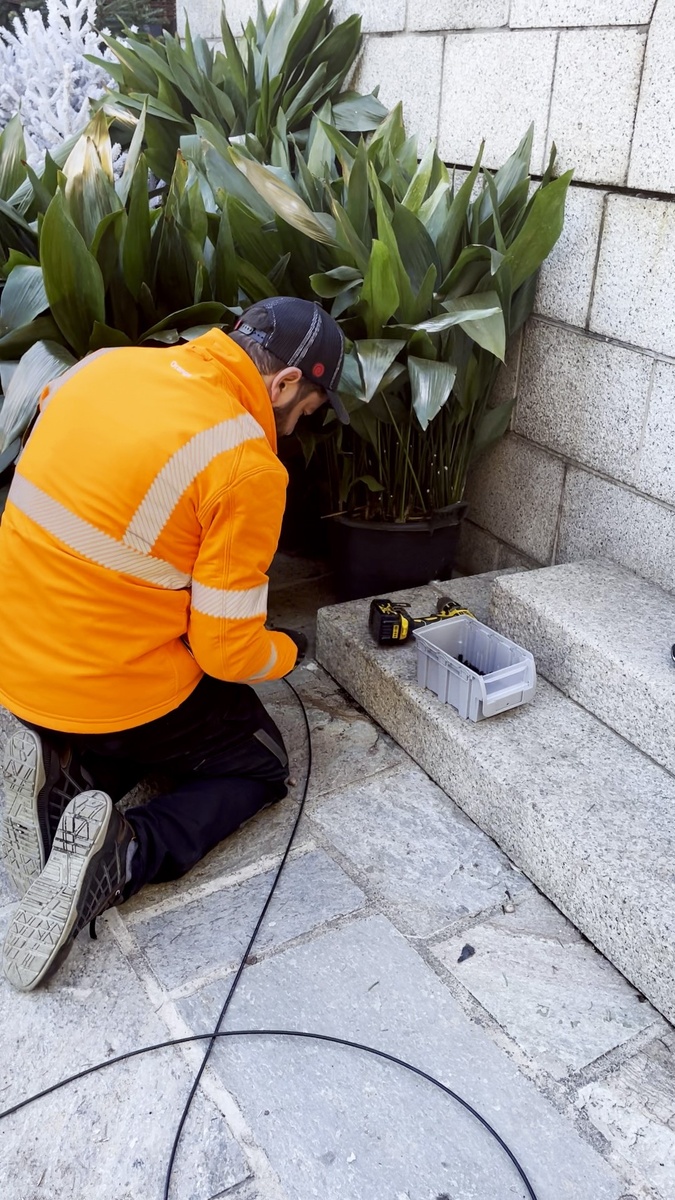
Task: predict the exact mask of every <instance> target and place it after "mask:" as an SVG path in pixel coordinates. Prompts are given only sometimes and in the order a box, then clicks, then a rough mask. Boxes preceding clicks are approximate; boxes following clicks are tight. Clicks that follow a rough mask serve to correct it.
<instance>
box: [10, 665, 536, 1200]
mask: <svg viewBox="0 0 675 1200" xmlns="http://www.w3.org/2000/svg"><path fill="white" fill-rule="evenodd" d="M285 683H286V684H287V685H288V687H289V688H290V689H291V691H292V692H293V695H294V696H295V698H296V700H297V701H298V703H299V705H300V708H301V710H302V714H303V718H304V722H305V730H306V734H307V773H306V776H305V782H304V785H303V792H302V797H301V800H300V806H299V808H298V813H297V816H296V819H295V822H294V824H293V828H292V830H291V834H290V837H289V839H288V842H287V845H286V849H285V850H284V853H283V857H282V859H281V862H280V863H279V866H278V868H277V871H276V874H275V877H274V880H273V882H272V886H271V888H270V890H269V893H268V895H267V899H266V900H265V903H264V905H263V907H262V910H261V912H260V915H259V917H258V920H257V921H256V925H255V928H254V930H253V933H252V934H251V937H250V939H249V942H248V945H247V947H246V950H245V951H244V954H243V955H242V958H241V962H240V964H239V967H238V969H237V972H236V974H235V977H234V979H233V981H232V984H231V985H230V988H229V991H228V993H227V996H226V998H225V1002H224V1004H223V1006H222V1008H221V1010H220V1014H219V1017H218V1021H217V1022H216V1025H215V1027H214V1029H213V1030H212V1031H211V1033H196V1034H191V1035H189V1036H187V1037H180V1038H170V1039H168V1040H167V1041H165V1042H156V1043H155V1044H154V1045H151V1046H140V1047H138V1048H137V1049H136V1050H128V1051H127V1052H126V1053H125V1054H118V1055H117V1056H116V1057H115V1058H109V1059H106V1060H105V1061H104V1062H100V1063H96V1064H94V1066H91V1067H85V1068H84V1069H83V1070H82V1071H77V1072H76V1074H74V1075H69V1076H67V1078H65V1079H61V1080H59V1082H58V1083H53V1084H50V1086H49V1087H46V1088H43V1089H42V1091H39V1092H35V1093H34V1095H32V1096H27V1097H26V1098H25V1099H24V1100H19V1101H18V1102H17V1103H16V1104H13V1105H11V1106H10V1107H9V1108H6V1109H4V1110H3V1111H2V1112H0V1120H4V1119H5V1118H6V1117H10V1116H12V1115H13V1114H14V1113H17V1112H20V1111H21V1109H23V1108H27V1107H28V1106H29V1105H31V1104H34V1103H36V1102H37V1101H38V1100H42V1099H44V1097H45V1096H49V1095H51V1094H52V1093H53V1092H57V1091H59V1090H60V1089H61V1088H64V1087H67V1086H68V1085H69V1084H71V1083H76V1082H77V1081H78V1080H80V1079H85V1078H86V1077H87V1076H88V1075H93V1074H96V1073H97V1072H99V1071H103V1070H104V1069H105V1068H107V1067H114V1066H115V1065H116V1064H118V1063H122V1062H126V1061H128V1060H129V1059H131V1058H138V1057H139V1056H140V1055H142V1054H151V1053H153V1052H154V1051H156V1050H166V1049H169V1048H170V1047H173V1046H182V1045H186V1044H189V1043H192V1042H201V1041H206V1042H207V1043H208V1045H207V1047H206V1052H205V1054H204V1058H203V1060H202V1062H201V1064H200V1066H199V1070H198V1071H197V1074H196V1075H195V1078H194V1081H193V1084H192V1087H191V1089H190V1093H189V1095H188V1098H187V1100H186V1102H185V1106H184V1108H183V1111H182V1113H181V1117H180V1121H179V1123H178V1127H177V1129H176V1134H175V1137H174V1140H173V1145H172V1148H171V1155H170V1158H169V1163H168V1166H167V1171H166V1177H165V1180H164V1200H168V1197H169V1191H170V1188H171V1177H172V1173H173V1166H174V1162H175V1159H176V1153H177V1151H178V1146H179V1143H180V1139H181V1135H182V1133H183V1129H184V1127H185V1122H186V1120H187V1117H188V1114H189V1111H190V1108H191V1105H192V1101H193V1099H194V1097H195V1094H196V1091H197V1088H198V1087H199V1083H200V1080H201V1078H202V1075H203V1074H204V1070H205V1069H206V1065H207V1063H208V1060H209V1058H210V1055H211V1052H212V1050H213V1047H214V1046H215V1044H216V1042H217V1041H218V1039H219V1038H237V1037H272V1038H274V1037H284V1038H298V1039H304V1040H306V1041H316V1042H328V1043H330V1044H332V1045H335V1046H346V1047H349V1048H350V1049H352V1050H360V1051H361V1052H363V1053H364V1054H371V1055H373V1057H375V1058H380V1059H383V1060H385V1061H386V1062H390V1063H394V1065H395V1066H398V1067H403V1068H404V1070H406V1071H410V1072H411V1073H412V1074H413V1075H417V1076H419V1078H420V1079H424V1080H426V1082H427V1083H431V1084H433V1086H434V1087H436V1088H438V1089H439V1090H440V1091H441V1092H444V1093H445V1095H446V1096H449V1097H450V1098H451V1099H452V1100H454V1101H456V1103H457V1104H460V1105H461V1106H462V1108H464V1109H465V1110H466V1111H467V1112H468V1113H470V1114H471V1116H472V1117H474V1118H475V1120H477V1121H478V1122H479V1123H480V1124H481V1125H482V1126H483V1128H484V1129H486V1130H487V1132H488V1133H489V1134H490V1136H491V1137H493V1138H494V1140H495V1141H496V1142H497V1144H498V1145H499V1146H500V1148H501V1149H502V1150H503V1151H504V1153H505V1154H506V1156H507V1157H508V1158H509V1160H510V1161H511V1163H512V1164H513V1166H514V1167H515V1169H516V1171H517V1172H518V1175H519V1176H520V1178H521V1180H522V1182H523V1184H524V1186H525V1189H526V1192H527V1195H528V1197H529V1200H537V1196H536V1193H535V1191H534V1189H533V1187H532V1184H531V1183H530V1181H529V1179H528V1177H527V1175H526V1174H525V1170H524V1168H523V1167H522V1166H521V1164H520V1163H519V1161H518V1159H517V1158H516V1156H515V1154H514V1153H513V1151H512V1150H511V1148H510V1147H509V1146H508V1145H507V1143H506V1142H505V1141H504V1139H503V1138H502V1137H501V1136H500V1135H499V1134H498V1133H497V1131H496V1129H494V1128H493V1126H492V1125H491V1124H490V1122H489V1121H488V1120H487V1119H486V1118H485V1117H483V1116H481V1114H480V1113H479V1112H478V1111H477V1110H476V1109H475V1108H474V1107H473V1106H472V1105H471V1104H469V1102H468V1100H464V1099H463V1098H462V1097H461V1096H460V1095H458V1093H457V1092H454V1091H453V1090H452V1089H451V1088H449V1087H446V1085H445V1084H444V1083H441V1081H440V1080H439V1079H436V1078H435V1077H434V1076H433V1075H430V1074H429V1073H428V1072H427V1071H423V1070H422V1069H421V1068H420V1067H416V1066H413V1064H412V1063H409V1062H406V1061H405V1059H402V1058H398V1057H397V1056H396V1055H395V1054H388V1053H387V1052H386V1051H385V1050H378V1049H376V1048H375V1047H374V1046H366V1045H364V1044H363V1043H362V1042H354V1041H350V1040H349V1039H348V1038H340V1037H333V1036H331V1035H329V1034H326V1033H314V1032H309V1031H307V1030H300V1029H225V1030H223V1029H221V1026H222V1023H223V1021H224V1019H225V1016H226V1014H227V1010H228V1008H229V1007H230V1004H231V1003H232V998H233V996H234V993H235V991H236V988H237V985H238V983H239V980H240V979H241V976H242V974H243V971H244V968H245V966H246V962H247V959H248V956H249V954H250V953H251V950H252V947H253V944H254V942H255V940H256V938H257V936H258V933H259V932H260V927H261V925H262V923H263V921H264V919H265V916H266V914H267V911H268V909H269V906H270V903H271V901H272V897H273V895H274V893H275V890H276V887H277V884H278V883H279V879H280V878H281V874H282V871H283V869H284V866H285V865H286V861H287V859H288V855H289V853H290V850H291V847H292V845H293V841H294V839H295V835H296V832H297V829H298V825H299V823H300V819H301V817H302V814H303V812H304V808H305V801H306V799H307V791H308V788H309V780H310V775H311V770H312V738H311V731H310V727H309V720H308V717H307V710H306V709H305V705H304V704H303V701H302V698H301V696H300V695H299V694H298V692H297V691H296V689H295V688H294V687H293V684H292V683H291V682H290V681H289V680H288V679H286V680H285Z"/></svg>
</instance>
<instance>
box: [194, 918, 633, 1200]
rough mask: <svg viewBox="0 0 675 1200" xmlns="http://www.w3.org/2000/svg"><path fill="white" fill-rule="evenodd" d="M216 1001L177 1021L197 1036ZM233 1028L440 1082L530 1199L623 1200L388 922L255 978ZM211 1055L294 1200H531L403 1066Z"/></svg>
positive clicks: (212, 990)
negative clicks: (328, 1038) (330, 1039)
mask: <svg viewBox="0 0 675 1200" xmlns="http://www.w3.org/2000/svg"><path fill="white" fill-rule="evenodd" d="M222 994H223V984H222V982H221V983H220V984H219V986H217V987H215V986H213V985H212V986H211V987H207V988H206V989H204V990H203V991H202V992H200V993H197V994H196V995H195V996H193V997H191V998H189V999H184V1000H182V1001H181V1002H180V1008H181V1011H182V1012H183V1014H184V1016H185V1017H186V1019H187V1020H188V1022H189V1023H190V1024H192V1025H193V1027H194V1028H195V1029H206V1028H208V1027H209V1023H212V1022H213V1021H214V1019H215V1016H216V1015H217V1012H218V1009H219V1007H220V1002H221V1001H222ZM228 1025H229V1027H230V1028H243V1027H251V1026H259V1027H267V1028H275V1027H276V1028H295V1029H310V1030H311V1029H318V1030H321V1031H322V1032H326V1033H331V1034H335V1035H336V1036H341V1037H346V1038H351V1039H354V1040H357V1041H362V1042H365V1043H368V1044H370V1045H373V1046H376V1047H377V1048H380V1049H383V1050H386V1051H388V1052H390V1053H393V1054H397V1055H399V1056H401V1057H403V1058H407V1059H408V1060H409V1061H411V1062H412V1063H413V1064H414V1065H416V1066H419V1067H421V1068H422V1069H424V1070H427V1071H429V1072H431V1073H434V1074H436V1075H437V1076H439V1077H440V1078H441V1079H442V1081H443V1082H444V1083H445V1084H446V1085H448V1086H449V1087H451V1088H453V1089H455V1090H457V1091H458V1092H459V1093H460V1094H461V1095H462V1096H463V1097H464V1098H465V1099H467V1100H468V1101H469V1102H470V1103H472V1104H473V1105H475V1106H476V1107H477V1108H478V1109H479V1111H480V1112H481V1113H482V1114H483V1115H484V1116H485V1117H486V1118H487V1119H488V1120H489V1121H491V1122H492V1123H493V1124H494V1125H495V1126H496V1127H497V1129H498V1131H499V1132H500V1134H501V1135H502V1136H503V1137H505V1138H506V1140H507V1141H508V1143H509V1144H510V1145H511V1147H512V1148H513V1149H514V1151H515V1152H516V1154H517V1156H518V1158H519V1159H520V1161H521V1162H522V1163H523V1165H524V1167H525V1169H526V1171H527V1172H528V1174H529V1175H530V1178H531V1180H532V1183H533V1186H534V1187H535V1190H536V1192H537V1195H538V1197H539V1200H568V1198H569V1200H619V1197H620V1196H622V1194H623V1192H624V1188H623V1184H622V1183H621V1181H620V1180H619V1179H618V1177H617V1176H616V1175H615V1174H614V1173H613V1172H612V1171H611V1170H610V1169H609V1168H608V1167H607V1165H606V1164H605V1163H604V1162H603V1160H602V1159H601V1158H600V1157H599V1156H598V1155H597V1154H596V1153H595V1151H594V1150H592V1149H591V1148H590V1147H589V1146H588V1145H586V1144H585V1143H584V1142H583V1141H582V1140H581V1139H580V1138H579V1136H578V1134H577V1133H576V1131H575V1129H574V1127H573V1126H572V1125H571V1124H570V1123H569V1122H568V1121H566V1120H565V1118H563V1117H562V1116H561V1115H560V1114H559V1113H558V1112H557V1111H556V1110H555V1109H554V1108H553V1107H552V1106H551V1105H550V1103H548V1102H547V1101H546V1100H545V1099H544V1098H543V1097H542V1095H541V1094H540V1093H539V1092H538V1091H537V1089H536V1088H535V1087H534V1086H533V1085H532V1084H531V1083H529V1082H528V1081H527V1080H526V1079H525V1078H524V1077H523V1076H522V1075H521V1074H520V1072H519V1071H518V1070H517V1068H516V1067H515V1066H514V1064H513V1063H512V1062H511V1061H510V1060H509V1058H508V1057H507V1056H506V1055H505V1054H504V1053H503V1052H502V1051H500V1050H498V1049H497V1048H496V1047H495V1046H494V1044H493V1043H492V1041H491V1040H490V1038H489V1037H488V1036H487V1034H485V1033H484V1032H483V1031H482V1030H480V1029H479V1028H478V1027H477V1026H476V1025H475V1024H474V1023H473V1022H472V1021H471V1020H470V1019H469V1018H468V1017H467V1016H466V1015H465V1013H464V1012H463V1010H462V1009H461V1007H460V1006H459V1004H458V1003H457V1001H456V1000H454V999H453V997H452V996H451V995H450V993H449V992H448V990H447V989H446V988H445V986H444V985H443V984H442V983H441V981H440V980H439V979H438V978H437V976H436V975H435V974H434V972H433V971H432V970H431V969H430V968H429V967H428V966H426V964H425V963H424V962H423V961H422V959H421V958H420V957H419V956H418V955H417V954H416V953H415V951H414V950H413V949H412V948H411V947H410V946H409V945H408V944H407V942H406V941H405V939H404V938H403V937H402V936H401V935H400V934H399V933H398V932H397V931H396V930H395V929H394V927H393V926H392V925H391V924H390V923H389V922H388V921H387V920H385V919H384V918H383V917H373V918H367V919H362V920H355V921H353V922H351V923H349V924H347V925H345V926H343V927H342V928H340V929H338V930H333V931H330V932H327V933H325V934H323V935H322V936H319V937H316V938H314V939H313V940H312V941H311V942H309V943H306V944H304V945H301V946H296V947H294V948H291V949H288V950H286V951H283V952H282V953H279V954H277V955H275V956H274V957H272V958H270V959H267V960H266V961H264V962H261V963H259V964H258V965H256V966H254V967H251V968H250V969H249V970H248V971H247V972H246V973H245V975H244V977H243V979H242V982H241V985H240V990H239V992H238V993H237V995H236V996H235V999H234V1001H233V1005H232V1008H231V1009H230V1015H229V1019H228ZM215 1055H216V1058H215V1068H214V1069H215V1070H216V1071H217V1072H218V1074H219V1075H220V1077H221V1079H222V1080H223V1082H224V1083H225V1085H226V1086H227V1087H228V1088H231V1089H232V1090H233V1091H234V1093H235V1095H236V1097H237V1100H238V1102H239V1104H240V1105H241V1107H242V1109H243V1111H244V1112H245V1114H246V1117H247V1119H248V1121H249V1122H250V1124H251V1126H252V1127H253V1128H254V1130H255V1133H256V1136H257V1138H258V1139H259V1140H260V1141H261V1143H262V1145H263V1146H264V1148H265V1150H266V1152H267V1154H268V1156H269V1158H270V1161H271V1162H272V1164H273V1166H274V1167H275V1169H276V1170H277V1172H278V1173H279V1174H280V1176H281V1177H282V1178H283V1179H284V1182H285V1185H286V1187H287V1188H288V1191H289V1195H290V1196H292V1197H294V1198H297V1200H300V1198H302V1200H305V1198H307V1197H310V1196H322V1197H323V1196H326V1197H328V1196H330V1197H334V1196H341V1195H346V1196H350V1197H352V1196H358V1197H364V1198H365V1197H377V1198H378V1200H379V1198H380V1197H383V1198H384V1197H386V1198H387V1200H388V1198H389V1197H398V1196H403V1197H406V1198H408V1197H409V1198H410V1200H427V1197H429V1196H433V1197H439V1196H443V1195H445V1196H452V1197H459V1198H460V1200H504V1197H506V1196H508V1197H514V1200H515V1198H516V1197H518V1198H520V1197H523V1196H524V1195H525V1191H524V1187H523V1185H522V1183H521V1182H520V1181H519V1180H518V1178H517V1176H516V1175H515V1173H514V1171H513V1168H512V1166H511V1165H510V1164H509V1162H508V1160H507V1159H506V1158H505V1157H504V1156H503V1154H502V1152H500V1151H499V1149H498V1147H497V1146H496V1145H495V1144H494V1143H493V1142H491V1140H489V1139H488V1137H487V1135H486V1133H485V1131H484V1130H483V1129H482V1128H481V1127H480V1126H479V1125H478V1124H477V1122H475V1121H474V1120H473V1119H472V1118H470V1117H469V1116H468V1114H466V1113H464V1112H462V1111H461V1110H459V1109H458V1108H457V1107H456V1106H455V1104H454V1103H453V1102H452V1101H450V1100H445V1099H444V1098H442V1097H441V1096H440V1094H439V1093H436V1092H434V1091H433V1090H432V1089H431V1087H430V1086H429V1085H426V1084H424V1083H423V1082H422V1081H420V1080H416V1079H415V1080H411V1079H410V1078H408V1076H407V1075H405V1073H403V1072H401V1070H400V1068H398V1069H397V1068H395V1067H393V1066H389V1065H386V1066H385V1065H382V1066H380V1065H378V1064H377V1063H376V1062H374V1061H371V1060H370V1059H369V1058H366V1056H359V1055H358V1054H357V1053H356V1052H355V1051H351V1050H347V1049H339V1050H331V1049H330V1048H326V1047H323V1046H322V1047H314V1046H312V1047H309V1048H308V1047H306V1046H302V1047H300V1046H298V1045H297V1044H295V1043H294V1044H290V1042H287V1041H283V1040H279V1041H277V1042H275V1043H274V1045H271V1044H269V1043H268V1044H265V1043H264V1041H263V1040H260V1041H258V1040H255V1041H254V1040H251V1041H247V1044H246V1045H243V1044H242V1043H241V1042H238V1041H235V1040H234V1039H233V1041H232V1042H228V1044H227V1045H226V1046H225V1047H224V1048H218V1049H217V1050H216V1051H215ZM294 1131H295V1133H294Z"/></svg>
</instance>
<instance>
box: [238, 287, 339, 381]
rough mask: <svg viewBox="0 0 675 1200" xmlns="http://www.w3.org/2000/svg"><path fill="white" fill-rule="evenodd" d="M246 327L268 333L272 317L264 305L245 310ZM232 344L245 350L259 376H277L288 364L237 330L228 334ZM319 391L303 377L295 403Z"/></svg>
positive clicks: (255, 305)
mask: <svg viewBox="0 0 675 1200" xmlns="http://www.w3.org/2000/svg"><path fill="white" fill-rule="evenodd" d="M244 317H245V320H246V324H247V325H251V326H253V328H254V329H258V330H260V332H261V333H268V332H270V331H271V329H272V317H271V314H270V311H269V309H267V308H265V305H264V304H254V305H252V307H251V308H247V309H246V312H245V313H244ZM230 337H231V338H232V341H233V342H236V343H237V345H238V346H241V348H242V350H245V351H246V353H247V354H248V356H249V358H250V359H251V361H252V362H253V363H254V365H255V366H256V367H257V368H258V370H259V371H260V374H261V375H277V374H278V372H279V371H285V370H286V367H287V366H288V363H285V362H283V361H282V360H281V359H280V358H277V356H276V354H271V353H270V351H269V350H265V348H264V347H263V346H261V345H260V342H256V340H255V338H252V337H250V336H249V334H247V333H241V332H240V331H239V330H238V329H234V330H233V331H232V333H231V334H230ZM317 391H321V386H320V384H318V383H312V381H311V379H306V378H305V377H304V375H303V377H302V379H301V380H300V381H299V385H298V394H297V396H296V399H295V403H299V402H300V400H304V398H305V396H307V395H308V394H309V393H310V392H317Z"/></svg>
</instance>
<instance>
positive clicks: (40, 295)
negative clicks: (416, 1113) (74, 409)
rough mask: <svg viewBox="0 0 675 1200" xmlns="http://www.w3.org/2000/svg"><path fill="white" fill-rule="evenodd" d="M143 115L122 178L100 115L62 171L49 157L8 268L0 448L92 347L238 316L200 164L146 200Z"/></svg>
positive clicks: (170, 338) (2, 311) (191, 330)
mask: <svg viewBox="0 0 675 1200" xmlns="http://www.w3.org/2000/svg"><path fill="white" fill-rule="evenodd" d="M144 117H145V114H144V113H141V117H140V120H139V122H138V126H137V129H136V133H135V135H134V141H133V142H132V144H131V147H130V150H129V154H128V156H127V160H126V163H125V167H124V171H123V173H122V175H121V177H120V178H119V179H118V180H117V181H114V179H113V171H112V155H111V142H110V135H109V132H108V122H107V119H106V118H105V117H104V115H103V114H102V113H98V114H97V115H96V117H95V118H94V119H93V120H92V122H91V123H90V125H89V126H88V128H87V130H86V131H85V133H84V134H83V135H82V137H81V138H79V139H78V140H77V142H76V144H75V146H74V147H73V149H72V150H71V152H70V154H69V156H68V158H67V160H66V162H65V164H64V168H63V171H62V172H61V171H59V170H58V168H57V167H56V165H55V164H54V163H53V161H51V160H49V161H48V163H47V166H46V168H45V171H44V173H43V175H42V176H41V177H40V178H38V177H37V176H34V178H33V180H32V191H31V196H32V200H31V207H32V208H34V209H36V210H37V212H36V214H35V219H34V220H32V221H30V222H29V221H27V220H24V218H20V221H21V222H22V224H20V225H19V227H18V228H19V232H20V233H23V232H24V226H25V244H23V245H21V246H16V245H14V246H12V247H11V248H10V249H9V252H8V257H7V260H6V262H5V264H4V266H3V267H2V274H3V276H4V279H5V283H4V287H3V288H2V292H1V294H0V382H2V389H3V392H4V393H5V400H4V404H3V405H2V408H0V454H2V455H6V454H7V452H8V448H9V446H10V444H11V443H12V442H13V441H15V439H16V438H17V437H19V436H20V435H21V434H22V432H23V430H24V429H25V427H26V425H27V424H28V422H29V421H30V419H31V418H32V415H33V413H34V412H35V408H36V405H37V401H38V399H39V395H40V392H41V390H42V388H43V387H44V385H45V383H46V382H48V381H49V379H50V378H53V377H54V376H55V375H58V374H59V373H60V372H62V371H63V370H65V369H66V368H67V367H68V366H69V365H70V364H71V363H72V362H75V361H76V360H77V359H78V358H81V357H82V356H83V355H85V354H87V353H88V352H90V351H93V350H98V349H101V348H103V347H108V346H130V345H133V344H137V343H143V342H146V343H148V342H149V343H155V344H156V343H164V344H172V343H175V342H177V341H179V339H180V338H181V337H189V336H195V335H196V333H198V332H200V331H201V330H202V329H203V327H204V326H205V325H208V326H211V325H214V324H217V323H219V322H222V321H225V322H228V321H229V322H231V321H232V319H233V315H232V314H228V312H227V309H226V306H225V304H223V303H218V302H216V301H215V300H214V295H215V293H216V291H217V290H218V289H217V286H216V280H217V274H218V269H217V266H216V263H215V261H214V246H213V245H212V244H211V243H210V241H209V216H208V214H207V212H206V209H205V207H204V203H203V201H202V198H201V188H200V181H199V178H198V177H197V173H196V170H195V168H194V166H192V165H191V164H189V163H188V162H186V160H185V159H184V158H183V157H182V156H181V155H179V156H178V158H177V160H176V165H175V169H174V172H173V175H172V177H171V181H170V185H169V189H168V193H167V196H166V202H165V204H164V205H163V206H162V207H161V208H156V209H152V208H151V207H150V205H149V199H148V167H147V164H146V161H145V157H144V155H143V153H142V151H141V145H142V140H143V121H144ZM12 136H16V132H14V133H13V135H12ZM3 161H4V156H0V164H1V163H2V162H3ZM17 178H18V176H17ZM15 182H16V179H13V180H12V182H11V184H10V187H11V186H13V185H14V183H15ZM14 194H15V195H16V192H15V193H14ZM10 211H12V210H10ZM2 213H3V210H2V208H1V207H0V216H2ZM15 215H16V214H15ZM29 215H30V214H29ZM217 229H218V221H217V220H216V224H215V226H214V229H213V230H212V232H214V230H215V234H217Z"/></svg>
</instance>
